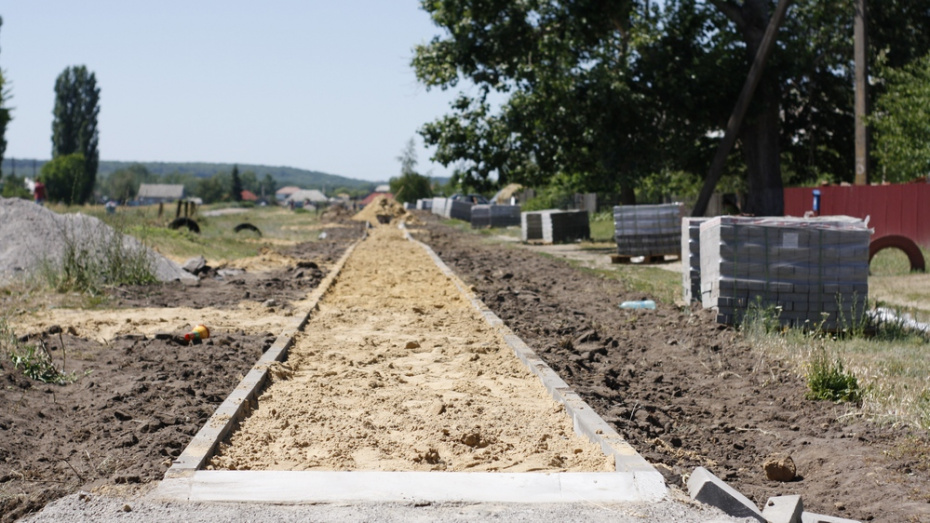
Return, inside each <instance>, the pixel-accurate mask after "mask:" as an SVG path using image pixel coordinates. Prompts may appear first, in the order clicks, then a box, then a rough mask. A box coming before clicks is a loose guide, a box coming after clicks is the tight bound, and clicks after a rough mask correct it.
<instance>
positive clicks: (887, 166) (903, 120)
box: [870, 54, 930, 182]
mask: <svg viewBox="0 0 930 523" xmlns="http://www.w3.org/2000/svg"><path fill="white" fill-rule="evenodd" d="M880 74H881V76H882V78H883V79H884V82H885V91H884V93H883V94H882V95H881V96H880V97H879V98H878V101H877V102H876V104H875V111H874V113H873V115H872V118H871V121H870V123H871V125H872V128H873V129H874V133H873V137H874V144H875V148H874V154H875V156H876V158H877V159H878V161H879V166H880V170H879V172H880V173H881V177H882V181H888V182H907V181H911V180H914V179H916V178H921V177H927V176H928V175H930V54H928V55H926V56H924V57H923V58H920V59H918V60H916V61H914V62H913V63H911V64H908V65H905V66H904V67H901V68H891V67H889V68H884V69H882V70H881V71H880Z"/></svg>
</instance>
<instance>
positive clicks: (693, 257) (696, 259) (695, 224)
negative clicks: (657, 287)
mask: <svg viewBox="0 0 930 523" xmlns="http://www.w3.org/2000/svg"><path fill="white" fill-rule="evenodd" d="M707 220H708V218H690V217H685V218H682V219H681V266H682V267H681V278H682V283H683V285H684V298H685V303H691V302H692V301H701V224H702V223H704V222H705V221H707Z"/></svg>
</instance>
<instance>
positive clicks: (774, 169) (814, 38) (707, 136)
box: [412, 0, 930, 214]
mask: <svg viewBox="0 0 930 523" xmlns="http://www.w3.org/2000/svg"><path fill="white" fill-rule="evenodd" d="M774 6H775V0H741V1H740V0H706V1H699V0H666V1H664V2H650V1H648V0H618V1H615V2H604V1H602V0H566V1H563V2H547V1H545V0H525V1H521V2H511V1H506V0H428V1H422V2H421V7H422V8H423V9H424V10H425V11H426V12H427V13H429V15H430V16H431V17H432V19H433V21H434V23H435V24H436V25H437V26H438V27H440V28H441V29H442V31H443V33H442V34H441V35H440V36H437V37H435V38H434V39H433V40H431V41H430V42H429V43H427V44H425V45H421V46H419V47H417V48H416V52H415V56H414V58H413V62H412V65H413V67H414V69H415V70H416V73H417V77H418V79H419V81H420V82H421V83H423V84H424V85H426V86H427V87H428V88H440V89H454V88H457V87H458V86H459V84H460V83H463V82H464V83H467V84H470V85H471V86H472V87H470V91H469V92H467V93H466V92H463V93H462V94H460V96H459V97H458V98H457V99H456V100H455V101H454V102H452V104H451V112H450V114H449V115H447V116H445V117H442V118H440V119H438V120H436V121H434V122H430V123H427V124H426V125H425V126H424V127H423V128H422V130H421V134H422V135H423V137H424V139H425V141H426V143H427V144H428V145H431V146H433V147H435V150H436V153H435V156H434V158H433V159H434V160H436V161H438V162H440V163H442V164H444V165H447V166H449V165H453V166H455V167H456V172H457V174H458V175H459V176H460V177H461V178H462V179H463V180H466V181H472V182H474V184H475V185H477V186H478V187H481V185H482V184H484V185H494V184H495V178H496V182H497V183H505V182H510V181H517V182H521V183H524V184H527V185H537V186H538V185H542V184H546V183H548V182H549V181H551V180H553V179H554V177H556V176H558V177H559V179H560V183H565V180H568V181H569V183H570V184H571V185H573V186H574V189H575V190H586V191H601V190H619V191H620V192H623V193H625V194H626V195H627V200H628V201H630V200H632V198H630V195H631V192H632V189H633V188H635V187H637V186H638V185H639V184H640V181H641V180H643V179H644V178H646V177H654V176H655V173H661V172H678V173H683V174H685V175H689V176H693V177H695V178H697V179H700V178H701V177H703V175H704V174H705V173H706V172H707V167H708V165H709V163H710V160H711V158H712V157H713V154H714V150H715V148H716V146H717V143H718V141H719V139H720V136H722V130H723V129H724V128H725V126H726V123H727V120H728V118H729V116H730V113H731V111H732V109H733V106H734V104H735V101H736V99H737V96H738V94H739V92H740V90H741V88H742V86H743V83H744V82H745V79H746V75H747V73H748V71H749V69H750V64H751V62H752V60H753V58H754V56H755V54H756V50H757V49H758V47H759V45H760V43H761V39H762V36H763V34H764V31H765V29H766V27H767V25H768V22H769V17H770V14H771V12H772V11H773V9H774ZM853 7H854V6H853V0H838V1H835V2H824V1H822V0H796V1H795V2H794V3H793V4H792V6H791V8H790V9H789V11H788V16H787V18H786V19H785V21H784V23H783V24H782V26H781V28H780V30H779V33H778V37H777V44H776V47H775V49H774V51H773V53H772V55H771V57H770V59H769V62H768V65H767V67H766V69H765V72H764V75H763V76H762V79H761V82H760V84H759V87H758V88H757V90H756V95H755V96H754V98H753V101H752V103H751V105H750V109H749V111H748V113H747V116H746V119H745V121H744V123H743V126H742V128H741V130H740V132H739V135H738V138H739V139H738V142H737V146H736V148H735V150H734V151H733V153H732V154H731V157H730V158H729V159H728V163H727V170H726V171H725V172H726V173H727V176H728V177H733V176H734V175H739V176H740V177H741V178H742V179H743V180H745V181H744V187H745V188H746V189H747V191H748V193H749V195H748V196H749V199H748V201H749V207H748V209H744V210H748V211H751V212H755V213H758V214H779V213H781V198H782V196H781V195H782V183H783V181H788V182H791V183H802V182H808V181H815V180H819V179H823V178H826V179H831V180H834V181H840V180H851V179H852V177H853V173H854V170H853V164H854V158H853V156H854V150H855V148H854V146H853V137H854V133H853V123H854V112H853V81H852V75H853V56H852V47H853V46H852V43H853V42H852V36H853V30H852V24H853V12H854V9H853ZM870 9H871V11H870V15H871V16H872V18H873V24H872V27H873V28H874V30H873V34H872V35H871V36H872V44H873V49H885V48H887V49H892V50H893V51H891V52H892V53H893V54H894V55H895V56H896V58H897V59H898V60H900V59H901V58H902V57H914V56H921V55H922V54H924V53H925V52H926V50H928V45H930V36H928V35H930V10H928V9H927V8H926V2H925V1H924V0H890V1H888V2H870ZM878 20H880V21H883V22H882V23H881V24H880V25H881V26H880V27H876V26H877V25H879V22H877V21H878ZM897 21H900V23H899V22H897ZM921 50H923V51H921ZM899 63H900V62H899ZM683 181H684V180H683Z"/></svg>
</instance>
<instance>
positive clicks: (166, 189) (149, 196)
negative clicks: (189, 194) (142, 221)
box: [136, 183, 184, 205]
mask: <svg viewBox="0 0 930 523" xmlns="http://www.w3.org/2000/svg"><path fill="white" fill-rule="evenodd" d="M181 198H184V186H183V185H180V184H177V185H175V184H167V183H143V184H142V185H140V186H139V194H138V195H137V196H136V200H137V201H138V202H139V204H140V205H152V204H156V203H162V202H173V201H175V200H180V199H181Z"/></svg>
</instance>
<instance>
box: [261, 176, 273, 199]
mask: <svg viewBox="0 0 930 523" xmlns="http://www.w3.org/2000/svg"><path fill="white" fill-rule="evenodd" d="M276 190H277V183H276V182H275V181H274V178H273V177H272V176H271V174H269V173H265V177H264V178H262V185H261V193H260V195H261V196H264V197H265V198H268V199H271V200H274V193H275V191H276Z"/></svg>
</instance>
